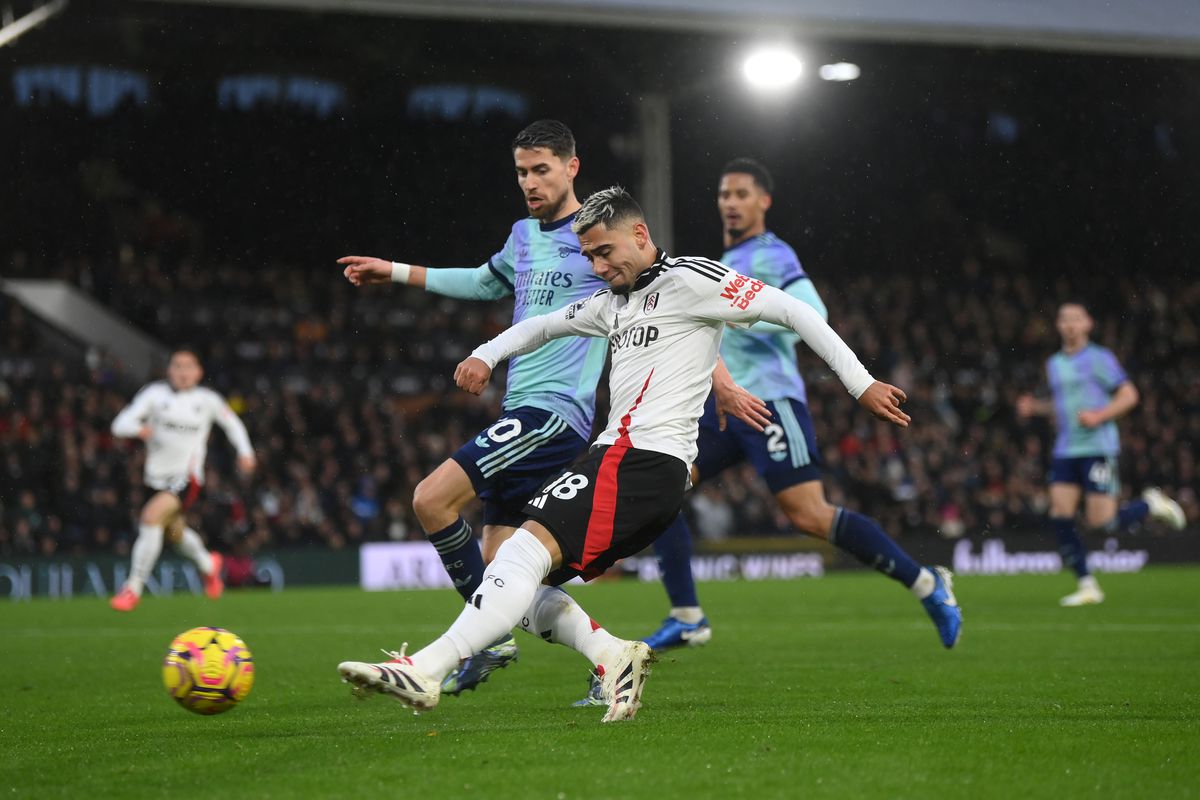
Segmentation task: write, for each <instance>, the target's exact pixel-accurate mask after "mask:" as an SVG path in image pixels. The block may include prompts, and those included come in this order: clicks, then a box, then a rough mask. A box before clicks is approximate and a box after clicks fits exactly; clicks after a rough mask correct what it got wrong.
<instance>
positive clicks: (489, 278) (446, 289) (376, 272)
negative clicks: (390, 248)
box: [337, 256, 512, 300]
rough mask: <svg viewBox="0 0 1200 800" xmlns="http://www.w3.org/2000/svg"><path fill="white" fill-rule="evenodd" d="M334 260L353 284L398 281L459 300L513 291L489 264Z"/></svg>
mask: <svg viewBox="0 0 1200 800" xmlns="http://www.w3.org/2000/svg"><path fill="white" fill-rule="evenodd" d="M337 263H339V264H342V265H343V266H345V269H344V270H343V271H342V274H343V275H345V276H346V280H348V281H350V283H352V284H354V285H355V286H375V285H381V284H386V283H401V284H404V285H406V286H415V287H417V288H418V289H424V290H426V291H427V292H432V293H434V294H442V295H446V296H447V297H457V298H459V299H460V300H498V299H500V298H501V297H504V296H505V295H507V294H511V293H512V287H511V286H510V285H505V283H504V280H505V279H504V278H503V276H502V274H501V273H498V272H497V271H495V270H493V269H492V267H491V265H490V263H489V264H483V265H482V266H479V267H444V268H440V269H429V268H428V267H422V266H419V265H417V264H405V263H404V262H402V261H385V260H384V259H382V258H375V257H373V256H342V257H341V258H339V259H338V262H337Z"/></svg>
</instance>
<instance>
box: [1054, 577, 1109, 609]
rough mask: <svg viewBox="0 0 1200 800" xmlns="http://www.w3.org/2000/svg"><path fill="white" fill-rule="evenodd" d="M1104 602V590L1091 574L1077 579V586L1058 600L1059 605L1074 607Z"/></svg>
mask: <svg viewBox="0 0 1200 800" xmlns="http://www.w3.org/2000/svg"><path fill="white" fill-rule="evenodd" d="M1103 602H1104V592H1102V591H1100V584H1098V583H1096V579H1095V578H1093V577H1092V576H1091V575H1088V576H1087V577H1085V578H1080V579H1079V588H1078V589H1076V590H1075V591H1074V592H1072V593H1071V594H1069V595H1067V596H1066V597H1064V598H1063V599H1061V600H1059V601H1058V604H1059V605H1060V606H1064V607H1066V608H1075V607H1077V606H1094V605H1099V604H1100V603H1103Z"/></svg>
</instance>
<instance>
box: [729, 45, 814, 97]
mask: <svg viewBox="0 0 1200 800" xmlns="http://www.w3.org/2000/svg"><path fill="white" fill-rule="evenodd" d="M803 71H804V64H803V63H802V62H801V61H800V57H799V56H798V55H796V54H795V53H794V52H792V51H791V50H786V49H784V48H782V47H769V48H763V49H762V50H756V51H755V52H753V53H751V54H750V55H749V56H748V57H747V58H746V61H745V63H743V64H742V74H744V75H745V76H746V80H747V81H748V82H749V83H750V85H751V86H753V87H754V88H756V89H784V88H787V87H788V86H791V85H792V84H794V83H796V81H798V80H800V74H801V73H802V72H803Z"/></svg>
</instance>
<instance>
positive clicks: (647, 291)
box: [472, 251, 874, 464]
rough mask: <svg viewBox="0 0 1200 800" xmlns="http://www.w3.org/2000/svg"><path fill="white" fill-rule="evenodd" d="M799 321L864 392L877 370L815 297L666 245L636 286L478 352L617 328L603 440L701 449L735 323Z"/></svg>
mask: <svg viewBox="0 0 1200 800" xmlns="http://www.w3.org/2000/svg"><path fill="white" fill-rule="evenodd" d="M763 320H765V321H767V322H771V323H775V324H777V325H782V326H785V327H787V328H789V329H791V330H793V331H795V332H796V333H797V334H798V335H799V336H800V337H801V339H803V341H804V342H806V343H807V344H808V346H809V347H811V348H812V349H813V350H814V351H815V352H816V353H817V354H818V355H819V356H821V357H822V358H823V359H824V360H825V362H826V363H827V364H829V365H830V367H831V368H832V369H833V371H834V372H835V373H837V375H838V377H839V378H840V379H841V380H842V383H843V384H844V385H845V386H846V389H847V390H848V391H849V392H850V393H851V394H852V395H854V397H859V396H860V395H862V393H863V392H865V391H866V390H867V388H868V387H869V386H870V385H871V384H872V383H873V382H874V378H872V377H871V375H870V373H868V372H867V370H866V368H865V367H863V365H862V364H861V363H859V360H858V358H857V357H856V356H855V355H854V352H853V351H852V350H851V349H850V348H849V347H847V346H846V344H845V342H843V341H842V340H841V338H840V337H839V336H838V335H837V334H836V333H834V331H833V329H832V328H830V327H829V325H828V324H827V323H826V322H825V320H823V319H822V318H821V315H820V314H818V313H817V312H816V311H814V310H813V308H812V307H811V306H809V305H808V304H806V303H804V302H802V301H800V300H797V299H796V298H794V297H791V296H789V295H787V294H786V293H784V292H782V291H780V290H779V289H776V288H774V287H772V286H768V285H766V284H765V283H763V282H762V281H759V280H756V279H753V278H750V277H748V276H746V275H742V274H740V273H737V272H734V271H733V270H731V269H729V268H728V267H726V266H725V265H724V264H721V263H719V262H716V261H710V260H708V259H702V258H669V257H667V256H666V255H665V254H663V253H662V252H661V251H660V252H659V254H658V258H657V259H656V261H655V262H654V264H653V265H652V266H651V267H650V268H649V269H647V270H646V271H644V272H643V273H641V274H640V275H639V276H638V278H637V280H636V281H635V283H634V285H633V286H632V287H631V289H630V291H629V292H628V293H622V294H617V293H614V292H613V291H611V290H610V289H601V290H600V291H598V292H596V293H595V294H594V295H592V296H591V297H590V298H587V299H586V300H581V301H579V302H577V303H574V304H573V305H571V306H570V307H569V308H567V309H565V310H564V311H562V312H560V313H556V314H548V315H545V316H541V317H534V318H531V319H527V320H525V321H524V322H521V323H520V324H518V325H514V326H513V327H512V328H509V329H508V330H507V331H505V332H504V333H502V334H500V335H499V336H497V337H496V338H495V339H492V340H491V341H490V342H487V343H485V344H483V345H481V346H480V347H478V348H477V349H476V350H475V352H474V353H473V354H472V355H474V356H475V357H476V358H479V359H480V360H482V361H483V362H484V363H485V364H487V365H488V366H489V367H494V366H495V365H496V364H497V363H499V362H500V361H501V360H503V359H504V358H508V357H509V356H512V355H515V354H520V353H528V352H532V351H534V350H536V349H537V348H539V347H541V346H542V345H543V344H545V343H546V342H548V341H550V340H552V339H556V338H559V337H563V336H596V337H607V338H608V343H609V351H610V354H611V358H612V363H611V368H610V371H609V379H608V380H609V391H610V394H611V396H612V410H611V412H610V415H609V420H608V427H607V429H606V430H605V431H604V432H603V433H601V434H600V435H599V436H598V437H597V439H596V443H597V444H614V443H618V442H619V443H622V444H625V445H627V446H630V447H636V448H639V449H643V450H653V451H656V452H660V453H666V454H668V455H672V456H675V457H677V458H679V459H681V460H682V461H683V462H684V463H689V464H690V463H691V462H692V461H694V460H695V458H696V453H697V450H696V436H697V421H698V420H699V418H700V415H701V413H702V412H703V410H704V401H705V398H706V397H707V396H708V393H709V390H710V388H711V386H712V372H713V369H714V368H715V367H716V363H717V353H718V350H719V348H720V344H721V335H722V332H723V331H724V329H725V326H726V324H727V323H731V324H735V325H743V326H745V325H751V324H754V323H755V322H759V321H763Z"/></svg>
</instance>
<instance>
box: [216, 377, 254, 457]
mask: <svg viewBox="0 0 1200 800" xmlns="http://www.w3.org/2000/svg"><path fill="white" fill-rule="evenodd" d="M215 401H216V404H217V407H216V408H215V409H214V411H213V416H214V419H216V421H217V424H218V425H220V426H221V430H223V431H225V436H226V438H228V439H229V443H230V444H232V445H233V449H234V450H236V451H237V454H238V469H239V470H241V471H242V473H243V474H246V475H249V474H250V473H252V472H254V468H255V467H256V466H257V465H258V461H257V459H256V458H255V456H254V448H253V447H252V446H251V444H250V434H249V433H248V432H247V431H246V425H245V423H243V422H242V420H241V417H239V416H238V415H237V414H235V413H234V411H233V409H232V408H230V407H229V403H227V402H225V399H224V398H222V397H219V396H218V397H216V398H215Z"/></svg>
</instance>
